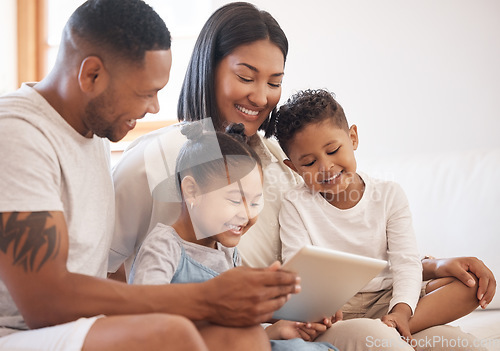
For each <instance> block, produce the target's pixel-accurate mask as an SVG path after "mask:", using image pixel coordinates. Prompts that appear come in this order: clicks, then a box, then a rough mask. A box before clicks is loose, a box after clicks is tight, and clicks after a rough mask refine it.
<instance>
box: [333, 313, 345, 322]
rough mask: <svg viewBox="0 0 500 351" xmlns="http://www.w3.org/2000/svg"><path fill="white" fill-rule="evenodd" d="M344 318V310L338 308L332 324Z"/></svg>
mask: <svg viewBox="0 0 500 351" xmlns="http://www.w3.org/2000/svg"><path fill="white" fill-rule="evenodd" d="M343 319H344V314H343V313H342V310H338V311H337V312H335V316H332V324H333V323H337V322H339V321H341V320H343Z"/></svg>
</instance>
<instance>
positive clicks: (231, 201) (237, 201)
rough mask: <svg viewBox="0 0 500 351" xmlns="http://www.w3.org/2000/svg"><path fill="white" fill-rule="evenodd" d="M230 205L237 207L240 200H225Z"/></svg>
mask: <svg viewBox="0 0 500 351" xmlns="http://www.w3.org/2000/svg"><path fill="white" fill-rule="evenodd" d="M227 200H228V201H229V202H230V203H232V204H233V205H239V204H241V200H232V199H227Z"/></svg>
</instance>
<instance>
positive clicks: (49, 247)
mask: <svg viewBox="0 0 500 351" xmlns="http://www.w3.org/2000/svg"><path fill="white" fill-rule="evenodd" d="M51 217H52V216H51V214H50V213H49V212H32V213H30V214H29V215H28V216H27V217H26V218H23V219H20V218H19V213H18V212H13V213H11V214H10V216H9V217H8V218H7V219H5V216H2V215H1V214H0V251H2V252H4V253H7V251H8V250H13V257H14V262H13V264H14V265H20V266H22V267H23V268H24V270H25V271H26V272H34V271H38V270H40V268H42V266H43V265H44V264H45V263H46V262H47V260H48V259H49V258H51V257H55V256H57V254H58V253H59V248H60V237H59V235H58V233H57V228H56V226H55V225H53V226H50V227H48V228H46V224H47V220H48V219H49V218H51ZM4 220H5V223H4ZM11 246H12V249H10V247H11Z"/></svg>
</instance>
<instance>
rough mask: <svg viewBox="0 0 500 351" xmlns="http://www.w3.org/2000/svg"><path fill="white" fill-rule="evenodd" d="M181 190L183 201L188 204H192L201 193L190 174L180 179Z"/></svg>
mask: <svg viewBox="0 0 500 351" xmlns="http://www.w3.org/2000/svg"><path fill="white" fill-rule="evenodd" d="M181 191H182V195H183V197H184V200H185V202H186V203H187V204H188V205H189V204H194V203H195V201H196V197H197V196H198V195H199V194H200V193H201V192H200V187H199V186H198V184H197V183H196V180H194V178H193V177H191V176H185V177H184V178H183V179H182V181H181Z"/></svg>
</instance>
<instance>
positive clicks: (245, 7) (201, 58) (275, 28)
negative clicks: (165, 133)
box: [177, 2, 288, 130]
mask: <svg viewBox="0 0 500 351" xmlns="http://www.w3.org/2000/svg"><path fill="white" fill-rule="evenodd" d="M263 39H269V40H270V41H271V42H272V43H274V44H275V45H276V46H278V47H279V48H280V50H281V52H282V53H283V59H284V61H286V56H287V53H288V40H287V38H286V36H285V33H284V32H283V30H282V29H281V27H280V26H279V24H278V22H276V20H275V19H274V18H273V17H272V16H271V15H270V14H269V13H268V12H266V11H261V10H259V9H257V8H256V7H255V6H254V5H252V4H249V3H246V2H234V3H230V4H227V5H225V6H223V7H221V8H219V9H218V10H217V11H215V12H214V13H213V14H212V16H210V18H209V19H208V21H207V22H206V23H205V25H204V26H203V28H202V30H201V32H200V35H199V37H198V40H197V41H196V44H195V46H194V49H193V54H192V56H191V60H190V62H189V65H188V68H187V72H186V76H185V78H184V82H183V84H182V88H181V93H180V96H179V102H178V105H177V118H178V119H179V121H196V120H199V119H202V118H208V117H211V118H212V121H213V123H214V127H215V130H222V129H223V126H224V118H223V116H221V114H220V112H219V109H218V108H217V102H216V98H215V71H216V67H217V65H218V64H219V62H220V61H221V60H222V59H223V58H224V57H226V56H227V55H229V54H230V53H231V52H233V51H234V50H235V49H236V48H237V47H238V46H240V45H244V44H250V43H253V42H255V41H258V40H263ZM273 112H274V111H273ZM268 126H269V119H267V120H266V121H265V122H264V123H263V124H262V126H261V127H260V129H264V130H265V129H266V128H267V127H268Z"/></svg>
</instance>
